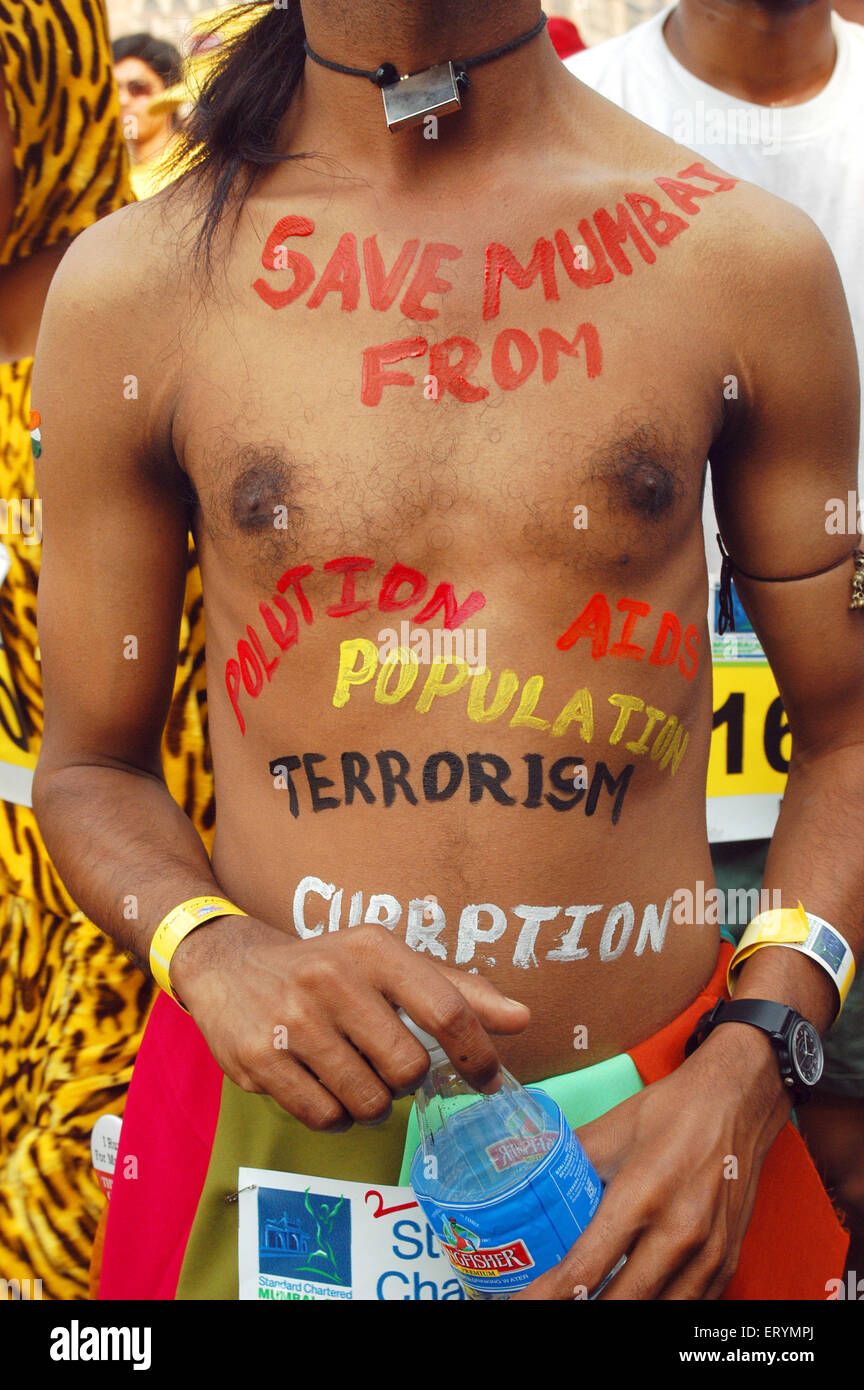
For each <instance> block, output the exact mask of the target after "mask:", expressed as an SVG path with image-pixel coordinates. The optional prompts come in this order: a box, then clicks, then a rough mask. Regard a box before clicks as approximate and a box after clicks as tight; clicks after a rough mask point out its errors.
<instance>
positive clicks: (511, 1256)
mask: <svg viewBox="0 0 864 1390" xmlns="http://www.w3.org/2000/svg"><path fill="white" fill-rule="evenodd" d="M443 1224H444V1226H445V1227H449V1229H450V1231H451V1232H453V1235H454V1239H455V1240H458V1242H459V1244H458V1245H457V1244H453V1245H448V1243H447V1241H446V1240H442V1242H441V1248H442V1250H443V1251H444V1254H445V1255H446V1256H447V1258H448V1260H449V1261H450V1263H451V1265H452V1266H453V1268H454V1269H455V1270H456V1272H457V1274H461V1275H463V1276H464V1275H468V1276H469V1278H470V1277H474V1278H478V1279H499V1278H500V1277H501V1275H502V1274H508V1273H510V1272H511V1271H512V1270H517V1271H518V1270H525V1269H533V1268H534V1261H533V1260H532V1258H531V1254H530V1251H529V1250H528V1247H527V1245H526V1244H525V1242H524V1240H514V1241H511V1242H510V1244H509V1245H499V1246H497V1248H494V1249H493V1248H490V1249H488V1250H484V1249H483V1248H482V1246H481V1245H480V1244H479V1241H480V1237H479V1236H478V1235H477V1234H476V1233H475V1232H474V1231H469V1230H468V1229H467V1227H465V1226H456V1227H455V1230H454V1223H453V1222H452V1221H450V1222H448V1221H447V1218H446V1217H445V1218H444V1223H443ZM456 1232H459V1235H456Z"/></svg>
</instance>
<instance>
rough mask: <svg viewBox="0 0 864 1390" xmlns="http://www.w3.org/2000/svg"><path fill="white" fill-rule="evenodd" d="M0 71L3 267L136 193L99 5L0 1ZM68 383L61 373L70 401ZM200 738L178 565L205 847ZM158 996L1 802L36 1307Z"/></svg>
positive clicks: (62, 1276)
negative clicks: (10, 190)
mask: <svg viewBox="0 0 864 1390" xmlns="http://www.w3.org/2000/svg"><path fill="white" fill-rule="evenodd" d="M0 63H2V66H3V73H4V77H5V82H6V104H7V110H8V116H9V122H10V126H11V130H12V133H13V139H14V146H15V155H14V158H15V170H16V212H15V215H14V220H13V223H12V227H11V230H10V232H9V234H8V236H7V238H6V241H5V242H4V243H3V245H2V246H0V265H6V264H9V263H10V262H11V261H13V260H15V259H16V258H20V257H24V256H27V255H30V254H32V253H34V252H35V251H38V250H41V249H42V248H43V247H47V246H50V245H52V244H54V243H55V242H57V241H59V240H60V239H62V238H65V237H71V236H74V235H75V234H76V233H78V232H80V231H82V230H83V229H84V228H85V227H86V226H89V225H90V224H91V223H92V222H94V221H96V220H97V218H99V217H101V216H103V215H104V214H106V213H108V212H111V211H113V210H114V209H115V208H118V207H121V206H122V205H123V204H125V203H127V202H131V201H132V200H133V195H132V191H131V185H130V182H129V171H128V161H127V157H126V152H125V147H124V144H123V139H122V132H121V124H120V110H119V104H118V101H117V96H116V91H115V88H114V84H113V75H112V59H111V48H110V43H109V38H108V28H107V20H106V16H105V11H104V4H103V0H15V3H14V4H12V3H6V0H0ZM31 365H32V363H31V362H30V361H26V362H18V363H15V364H13V365H11V366H10V365H2V364H0V478H2V497H3V498H5V499H11V498H28V499H32V498H33V497H34V496H35V481H34V472H33V459H32V453H31V446H30V436H29V432H28V426H29V410H30V375H31ZM73 373H74V365H73V364H70V388H71V389H74V375H73ZM7 525H8V517H7ZM21 530H22V534H6V535H4V536H3V537H2V540H3V542H4V544H5V546H6V548H7V550H8V551H9V555H10V570H9V574H8V576H7V578H6V580H5V582H4V583H3V584H2V587H0V631H2V637H3V642H4V645H5V647H6V652H7V656H8V660H9V665H10V668H11V675H12V680H13V682H14V687H15V694H17V710H16V709H15V708H14V704H10V700H9V695H8V693H7V692H6V689H5V685H0V724H2V725H8V726H9V727H10V728H12V730H13V732H16V733H18V734H19V735H20V743H22V744H24V745H26V746H28V747H29V751H30V754H31V755H35V753H36V752H37V751H38V745H39V739H40V736H41V732H42V720H43V710H42V690H41V679H40V671H39V657H38V639H37V633H36V587H37V583H38V578H39V554H40V548H39V546H38V545H37V544H34V543H33V536H32V534H31V535H30V536H29V537H28V536H26V535H25V534H23V531H24V528H23V527H22V528H21ZM13 702H14V696H13ZM19 723H20V726H21V728H20V729H17V728H16V725H17V724H19ZM206 732H207V730H206V693H205V677H204V619H203V601H202V598H201V587H200V578H199V575H198V570H197V566H196V565H195V563H194V555H193V554H192V553H191V552H190V565H189V574H188V579H187V589H186V610H185V615H184V619H183V624H182V629H181V636H180V653H179V664H178V670H177V677H176V681H175V690H174V700H173V704H172V707H171V712H170V715H169V719H168V723H167V726H166V730H165V735H164V739H163V762H164V766H165V774H166V779H167V781H168V785H169V787H170V789H171V792H172V794H173V796H174V797H175V799H176V800H177V801H178V802H179V803H180V805H181V806H182V807H183V809H184V810H185V811H186V813H187V815H189V816H190V817H191V819H192V820H193V821H194V823H195V824H196V826H197V827H198V829H199V831H200V832H201V834H202V836H203V838H204V840H205V843H206V844H207V846H208V849H209V847H210V831H211V828H212V825H213V820H214V802H213V790H212V778H211V769H210V763H209V752H208V748H207V741H206ZM22 756H23V758H24V760H27V753H26V752H25V753H24V754H23V755H22ZM30 761H31V763H32V761H33V758H32V756H31V757H30ZM2 766H3V765H2V764H0V770H2ZM5 794H7V795H8V794H9V793H8V791H7V792H6V793H5ZM154 994H155V986H154V985H153V984H152V982H151V981H150V980H149V979H148V978H147V977H145V976H144V975H143V974H142V973H141V972H140V971H139V970H138V969H137V967H135V966H134V965H132V964H131V963H130V962H129V961H128V960H127V959H126V957H125V956H123V955H122V954H121V953H120V952H118V950H117V948H116V947H115V946H114V945H113V943H112V942H111V941H109V940H108V938H107V937H105V936H104V935H103V934H102V933H101V932H100V931H99V930H98V929H97V928H96V927H95V926H94V925H93V924H92V923H91V922H89V921H88V920H87V919H86V918H85V917H84V916H83V914H82V913H81V912H79V911H78V910H77V909H76V906H75V904H74V902H73V901H72V900H71V898H70V897H69V894H68V893H67V891H66V889H65V888H64V886H63V884H62V882H61V880H60V877H59V875H58V874H57V871H56V870H55V869H54V867H53V865H52V864H51V861H50V859H49V858H48V854H47V852H46V850H45V847H44V844H43V843H42V838H41V836H40V834H39V829H38V826H37V824H36V820H35V817H34V815H33V812H32V810H31V809H30V808H29V807H28V806H25V805H19V804H14V803H13V802H11V801H0V1095H2V1100H0V1279H6V1280H12V1279H21V1280H23V1279H36V1278H38V1279H41V1280H42V1296H43V1297H45V1298H54V1299H81V1298H86V1297H87V1295H88V1267H89V1263H90V1254H91V1247H92V1244H93V1237H94V1233H95V1230H96V1225H97V1221H98V1219H99V1216H100V1214H101V1212H102V1210H103V1209H104V1206H105V1199H104V1197H103V1196H102V1193H101V1190H100V1188H99V1186H98V1184H97V1182H96V1180H95V1177H94V1176H93V1173H92V1170H91V1166H90V1155H89V1141H90V1131H91V1129H92V1126H93V1122H94V1120H95V1118H96V1117H97V1116H98V1115H100V1114H102V1113H103V1112H105V1111H113V1112H115V1113H117V1114H119V1113H121V1112H122V1109H123V1104H124V1101H125V1096H126V1090H127V1087H128V1083H129V1078H130V1076H131V1072H132V1065H133V1062H134V1060H135V1055H136V1053H137V1050H138V1044H139V1041H140V1037H141V1033H142V1030H143V1027H144V1023H145V1021H146V1018H147V1014H148V1012H149V1008H150V1005H151V1003H152V999H153V996H154Z"/></svg>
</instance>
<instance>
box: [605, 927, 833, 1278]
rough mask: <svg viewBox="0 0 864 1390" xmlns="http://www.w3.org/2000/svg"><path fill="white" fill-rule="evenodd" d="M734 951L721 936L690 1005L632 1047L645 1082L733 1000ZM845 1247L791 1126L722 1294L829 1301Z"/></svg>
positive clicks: (779, 1142) (667, 1068)
mask: <svg viewBox="0 0 864 1390" xmlns="http://www.w3.org/2000/svg"><path fill="white" fill-rule="evenodd" d="M732 951H733V948H732V946H730V945H729V944H728V942H725V941H722V942H721V943H720V955H719V957H718V959H717V967H716V969H715V971H714V974H713V975H712V977H711V979H710V980H709V982H708V984H707V985H706V986H705V988H704V990H703V991H702V993H701V994H700V995H698V996H697V998H696V999H694V1001H693V1003H692V1004H691V1005H690V1007H689V1008H688V1009H686V1010H685V1011H684V1013H683V1014H681V1016H680V1017H679V1018H676V1019H674V1020H673V1021H672V1023H670V1024H668V1025H667V1026H666V1027H665V1028H661V1030H660V1032H659V1033H655V1034H654V1036H653V1037H651V1038H647V1039H646V1040H645V1042H644V1043H640V1044H639V1046H638V1047H632V1048H630V1056H631V1057H632V1059H633V1062H634V1064H635V1067H636V1070H637V1071H638V1073H639V1075H640V1076H641V1078H642V1080H643V1081H644V1082H645V1085H646V1086H647V1085H648V1084H649V1083H650V1082H652V1081H659V1080H660V1079H661V1078H662V1077H664V1076H668V1075H669V1074H670V1073H671V1072H673V1071H675V1069H676V1068H677V1067H679V1066H680V1065H681V1063H682V1062H683V1061H684V1044H685V1043H686V1041H687V1039H688V1037H689V1036H690V1034H691V1033H692V1032H693V1029H694V1028H695V1026H696V1024H697V1023H698V1021H699V1019H700V1018H701V1016H702V1014H703V1013H706V1012H707V1010H708V1009H710V1008H712V1007H713V1005H714V1004H716V1002H717V1000H718V999H719V998H721V997H722V998H724V999H728V998H729V994H728V991H727V989H726V967H727V966H728V964H729V960H730V958H731V956H732ZM730 1181H734V1179H730ZM848 1249H849V1236H848V1235H847V1233H846V1232H845V1231H844V1230H843V1227H842V1226H841V1224H840V1221H839V1219H838V1217H837V1213H836V1212H835V1210H834V1208H833V1206H832V1205H831V1201H830V1199H829V1197H828V1194H827V1192H826V1191H825V1188H824V1187H823V1186H822V1182H821V1180H820V1178H819V1174H818V1173H817V1172H816V1169H815V1167H814V1165H813V1160H812V1159H811V1157H810V1155H809V1153H808V1152H807V1148H806V1146H805V1144H804V1141H803V1139H802V1138H801V1135H800V1134H799V1133H798V1131H797V1129H796V1128H795V1126H794V1125H793V1124H791V1123H790V1124H787V1125H785V1126H784V1127H783V1129H782V1130H781V1131H780V1133H779V1134H778V1136H777V1138H776V1139H775V1141H774V1143H773V1145H772V1147H771V1149H770V1151H769V1153H768V1157H767V1158H766V1160H765V1163H764V1165H763V1168H762V1175H761V1177H760V1179H759V1188H758V1191H757V1194H756V1205H755V1207H754V1208H753V1215H752V1217H751V1218H750V1225H749V1226H748V1228H747V1234H746V1235H745V1237H744V1243H743V1245H742V1247H741V1258H740V1260H739V1263H738V1270H737V1272H736V1274H735V1276H734V1278H733V1279H732V1280H731V1282H730V1283H729V1284H728V1285H727V1287H726V1291H725V1293H724V1294H723V1298H724V1299H730V1300H735V1299H760V1298H764V1299H768V1300H771V1301H778V1300H781V1299H810V1300H812V1299H818V1300H823V1301H824V1300H825V1299H826V1298H827V1289H826V1284H827V1281H828V1280H829V1279H837V1278H842V1275H843V1270H844V1266H845V1263H846V1253H847V1251H848Z"/></svg>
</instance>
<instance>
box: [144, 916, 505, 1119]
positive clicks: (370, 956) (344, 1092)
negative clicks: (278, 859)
mask: <svg viewBox="0 0 864 1390" xmlns="http://www.w3.org/2000/svg"><path fill="white" fill-rule="evenodd" d="M171 979H172V983H173V985H174V988H175V989H176V991H177V993H178V994H179V996H180V998H181V999H182V1000H183V1002H184V1004H185V1005H186V1007H187V1008H188V1009H189V1010H190V1012H191V1013H192V1016H193V1017H194V1019H195V1022H196V1023H197V1024H198V1026H199V1028H200V1029H201V1032H202V1033H203V1035H204V1037H205V1038H206V1040H207V1043H208V1045H209V1047H210V1050H211V1052H212V1053H213V1056H214V1057H215V1059H216V1061H217V1062H218V1063H219V1065H220V1066H221V1067H222V1069H223V1071H224V1072H225V1073H226V1075H227V1076H229V1077H230V1078H231V1080H232V1081H234V1082H236V1084H237V1085H238V1086H241V1087H242V1088H243V1090H244V1091H251V1092H253V1093H257V1092H265V1093H266V1094H268V1095H271V1096H272V1097H273V1099H274V1100H276V1101H278V1103H279V1104H280V1105H281V1106H282V1108H283V1109H284V1110H287V1111H289V1113H290V1114H292V1115H294V1116H296V1118H297V1119H298V1120H300V1121H302V1123H303V1124H305V1125H307V1126H308V1127H309V1128H310V1129H316V1130H344V1129H348V1128H349V1127H350V1125H351V1124H352V1122H353V1121H354V1120H356V1121H357V1122H358V1123H360V1124H380V1123H381V1122H382V1121H384V1120H386V1118H387V1116H388V1115H389V1114H390V1110H391V1107H392V1103H393V1099H394V1097H398V1096H403V1095H407V1094H409V1093H410V1092H411V1091H413V1090H414V1089H415V1088H416V1086H417V1085H418V1083H419V1082H420V1081H421V1080H422V1078H423V1076H424V1075H425V1074H426V1071H427V1070H428V1067H429V1056H428V1053H427V1052H426V1050H425V1048H424V1047H423V1046H422V1044H421V1043H419V1042H418V1041H417V1039H416V1038H415V1037H414V1035H413V1033H411V1032H409V1030H408V1029H407V1028H406V1027H405V1026H404V1024H403V1023H401V1021H400V1020H399V1018H398V1017H397V1015H396V1008H397V1007H399V1006H401V1007H402V1008H404V1009H405V1012H406V1013H407V1014H408V1015H409V1017H410V1018H412V1019H413V1020H414V1021H415V1022H416V1023H418V1024H419V1025H420V1027H421V1028H424V1029H426V1031H427V1032H429V1033H432V1034H433V1036H434V1037H436V1038H437V1039H438V1040H439V1042H440V1043H441V1045H442V1047H443V1048H444V1051H445V1052H446V1053H447V1055H448V1057H449V1058H450V1060H451V1061H452V1062H453V1064H454V1066H455V1067H456V1068H457V1070H458V1071H459V1072H461V1074H462V1075H463V1076H464V1077H465V1079H466V1080H467V1081H468V1082H469V1083H470V1084H471V1085H472V1086H474V1087H476V1088H477V1089H478V1090H483V1091H494V1090H497V1089H498V1088H499V1086H500V1078H499V1071H500V1064H499V1061H498V1056H497V1054H496V1052H495V1049H494V1047H493V1046H492V1043H491V1042H490V1041H489V1038H488V1037H487V1035H486V1032H485V1031H484V1029H485V1028H488V1029H490V1030H491V1031H493V1032H497V1033H519V1032H521V1031H522V1029H523V1028H525V1027H526V1026H527V1024H528V1021H529V1018H530V1014H529V1011H528V1009H527V1008H526V1007H525V1005H524V1004H517V1003H515V1002H514V1001H513V1000H510V999H506V998H505V997H504V995H502V994H500V993H499V991H498V990H497V989H496V988H495V986H494V985H493V984H491V983H490V982H489V981H488V980H484V979H481V978H480V977H479V976H476V975H468V974H466V973H465V972H464V971H460V970H451V969H448V968H446V967H444V966H440V965H434V964H432V962H431V961H428V960H424V959H423V957H422V956H418V955H416V954H415V952H414V951H412V950H411V949H410V948H409V947H408V946H406V945H405V944H404V942H401V941H399V940H398V939H397V938H395V937H393V936H392V935H391V933H390V932H389V931H387V930H386V928H384V927H378V926H363V927H354V928H353V929H352V930H351V931H350V932H345V933H341V932H340V933H339V934H338V935H336V934H334V935H323V936H321V937H315V938H313V939H310V940H306V941H297V940H293V939H292V938H291V937H289V936H287V935H286V934H285V932H282V931H278V930H276V929H275V928H274V927H270V926H267V925H266V924H265V923H264V922H259V921H257V920H254V919H252V918H245V917H244V918H237V917H226V918H222V919H220V920H218V921H216V922H213V923H209V924H207V925H206V926H204V927H200V928H198V930H197V931H194V932H192V933H191V934H190V935H189V936H188V937H187V938H186V939H185V940H184V941H183V942H181V943H180V946H179V947H178V948H177V951H176V952H175V955H174V960H173V962H172V968H171Z"/></svg>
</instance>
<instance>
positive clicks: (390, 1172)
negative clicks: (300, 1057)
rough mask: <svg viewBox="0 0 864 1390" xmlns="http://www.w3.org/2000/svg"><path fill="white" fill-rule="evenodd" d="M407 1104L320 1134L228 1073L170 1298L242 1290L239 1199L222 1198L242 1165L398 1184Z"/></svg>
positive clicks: (400, 1103) (214, 1296)
mask: <svg viewBox="0 0 864 1390" xmlns="http://www.w3.org/2000/svg"><path fill="white" fill-rule="evenodd" d="M411 1105H412V1101H411V1098H410V1097H406V1098H405V1099H404V1100H400V1101H397V1102H396V1103H395V1104H394V1106H393V1113H392V1114H391V1115H390V1117H389V1119H388V1120H387V1121H386V1123H385V1124H383V1125H376V1126H374V1127H364V1126H362V1125H354V1127H353V1128H352V1129H349V1130H348V1131H347V1132H346V1133H345V1134H318V1133H315V1132H314V1131H313V1130H311V1129H307V1128H306V1127H305V1125H302V1124H301V1123H300V1121H299V1120H295V1119H294V1116H293V1115H289V1114H287V1113H286V1111H284V1110H283V1109H282V1108H281V1106H279V1105H277V1104H276V1101H275V1100H272V1099H271V1097H270V1096H261V1095H250V1094H249V1092H248V1091H241V1089H240V1087H239V1086H235V1085H234V1083H233V1082H232V1081H229V1080H228V1078H227V1076H226V1077H225V1080H224V1082H223V1086H222V1100H221V1104H220V1106H219V1119H218V1121H217V1125H216V1135H215V1138H214V1141H213V1151H212V1153H211V1155H210V1164H209V1167H208V1169H207V1178H206V1181H205V1183H204V1188H203V1190H202V1192H201V1198H200V1200H199V1202H198V1209H197V1211H196V1213H195V1220H194V1222H193V1224H192V1231H191V1233H190V1236H189V1240H188V1242H187V1245H186V1253H185V1255H184V1257H183V1265H182V1268H181V1270H180V1278H179V1280H178V1283H177V1292H176V1294H175V1298H176V1299H178V1300H180V1301H191V1300H197V1299H214V1300H220V1299H222V1300H228V1299H230V1300H235V1299H236V1298H237V1297H238V1295H239V1280H238V1271H237V1203H236V1202H226V1201H225V1198H226V1196H227V1195H229V1194H231V1193H234V1192H236V1191H237V1170H238V1168H239V1167H240V1166H242V1167H244V1168H273V1169H275V1170H276V1171H277V1172H284V1173H304V1174H307V1175H308V1176H309V1177H318V1178H344V1179H345V1181H346V1182H370V1183H388V1184H395V1183H397V1182H398V1181H399V1163H400V1160H401V1158H402V1151H403V1149H404V1147H405V1130H406V1127H407V1124H408V1112H409V1110H410V1109H411Z"/></svg>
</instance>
